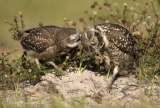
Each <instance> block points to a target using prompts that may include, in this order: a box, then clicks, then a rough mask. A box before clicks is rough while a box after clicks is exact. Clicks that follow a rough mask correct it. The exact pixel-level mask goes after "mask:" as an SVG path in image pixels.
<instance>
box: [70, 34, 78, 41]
mask: <svg viewBox="0 0 160 108" xmlns="http://www.w3.org/2000/svg"><path fill="white" fill-rule="evenodd" d="M76 37H77V34H76V35H75V34H74V35H71V36H69V39H70V40H74V39H76Z"/></svg>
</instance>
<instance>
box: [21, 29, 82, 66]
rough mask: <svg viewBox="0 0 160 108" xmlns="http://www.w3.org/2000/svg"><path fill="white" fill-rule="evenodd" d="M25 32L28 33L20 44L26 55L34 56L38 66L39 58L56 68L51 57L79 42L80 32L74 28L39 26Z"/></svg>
mask: <svg viewBox="0 0 160 108" xmlns="http://www.w3.org/2000/svg"><path fill="white" fill-rule="evenodd" d="M25 32H26V33H29V34H28V35H27V36H25V37H24V38H22V40H21V45H22V47H23V48H24V49H25V51H26V53H27V55H28V56H31V57H33V58H35V61H36V63H37V65H38V67H39V59H41V60H45V61H47V62H48V63H50V64H51V65H53V66H54V67H55V68H57V66H56V65H55V64H54V63H53V62H52V59H54V57H56V56H57V55H58V54H60V53H61V52H64V51H68V50H70V49H71V48H73V47H76V46H77V45H78V44H79V43H80V41H79V38H80V34H79V32H78V31H77V30H76V29H75V28H60V27H57V26H41V27H37V28H32V29H29V30H26V31H25Z"/></svg>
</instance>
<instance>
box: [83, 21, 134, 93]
mask: <svg viewBox="0 0 160 108" xmlns="http://www.w3.org/2000/svg"><path fill="white" fill-rule="evenodd" d="M81 39H82V45H83V47H84V49H85V50H88V51H92V53H93V52H95V53H98V54H100V56H102V58H103V59H104V62H105V65H106V66H109V67H110V63H111V62H113V64H114V70H113V75H112V76H111V77H110V78H109V81H110V82H109V84H108V90H110V89H111V85H112V84H113V81H114V79H115V76H116V75H117V73H118V71H119V65H120V64H121V63H123V62H125V61H132V60H133V61H134V57H135V47H134V43H135V42H134V40H133V36H132V34H131V33H130V32H129V31H128V30H127V29H126V28H124V27H122V26H120V25H117V24H109V23H104V24H97V25H95V26H94V27H92V28H89V29H88V30H86V31H85V32H84V33H83V35H82V38H81ZM106 68H107V67H106Z"/></svg>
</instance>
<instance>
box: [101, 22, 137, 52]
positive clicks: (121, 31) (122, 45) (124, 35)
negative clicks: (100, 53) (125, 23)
mask: <svg viewBox="0 0 160 108" xmlns="http://www.w3.org/2000/svg"><path fill="white" fill-rule="evenodd" d="M100 26H102V28H103V30H104V34H105V36H106V37H107V39H108V40H109V41H110V42H113V43H114V44H115V46H117V47H118V48H119V49H121V50H122V51H123V52H127V53H130V54H132V55H133V54H134V50H135V49H134V44H135V42H134V39H133V36H132V34H131V33H130V32H129V31H128V30H127V29H126V28H124V27H122V26H119V25H116V24H103V25H100Z"/></svg>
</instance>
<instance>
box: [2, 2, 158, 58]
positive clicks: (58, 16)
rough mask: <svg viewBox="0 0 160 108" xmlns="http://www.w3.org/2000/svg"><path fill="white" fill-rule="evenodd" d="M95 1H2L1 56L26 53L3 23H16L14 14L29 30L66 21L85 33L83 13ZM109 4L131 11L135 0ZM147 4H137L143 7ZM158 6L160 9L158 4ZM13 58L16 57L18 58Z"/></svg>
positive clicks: (61, 23)
mask: <svg viewBox="0 0 160 108" xmlns="http://www.w3.org/2000/svg"><path fill="white" fill-rule="evenodd" d="M94 1H95V0H0V45H1V44H4V47H3V48H2V47H1V46H0V53H1V52H2V51H4V52H7V51H11V50H13V49H16V48H18V49H19V50H18V51H17V52H16V53H15V56H21V55H22V52H23V49H22V47H21V45H20V42H18V41H14V40H13V39H12V38H11V34H10V33H9V32H8V29H9V28H10V26H9V25H8V24H5V23H4V19H6V20H7V21H13V18H14V14H18V12H19V11H21V12H22V14H23V15H24V22H25V24H26V27H25V28H26V29H29V28H33V27H36V26H38V23H39V22H42V23H43V25H57V26H61V27H62V26H64V25H65V23H64V21H63V19H64V18H68V19H71V20H73V21H76V22H77V29H78V30H82V25H81V24H80V23H79V18H80V17H85V15H84V11H85V10H89V11H91V12H92V11H93V10H91V9H90V6H91V5H92V4H93V2H94ZM107 1H108V2H110V3H112V4H113V3H115V2H117V3H118V6H119V7H122V8H123V3H124V2H126V3H127V4H128V6H129V7H131V6H132V5H133V2H132V0H107ZM144 1H149V0H138V2H140V5H141V4H144V3H143V2H144ZM97 2H98V3H99V4H101V5H103V2H104V0H97ZM156 3H157V4H156V5H155V6H156V7H158V2H156ZM15 56H14V57H15Z"/></svg>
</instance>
